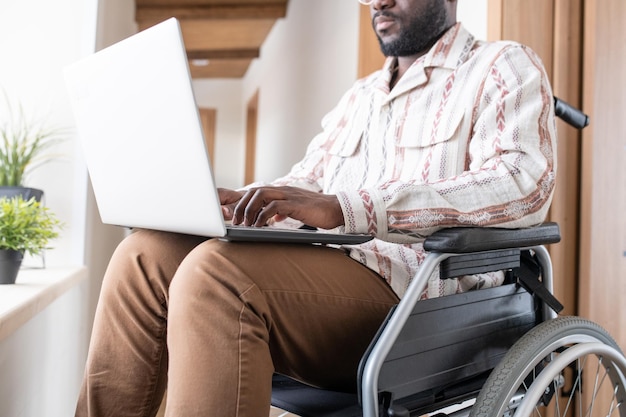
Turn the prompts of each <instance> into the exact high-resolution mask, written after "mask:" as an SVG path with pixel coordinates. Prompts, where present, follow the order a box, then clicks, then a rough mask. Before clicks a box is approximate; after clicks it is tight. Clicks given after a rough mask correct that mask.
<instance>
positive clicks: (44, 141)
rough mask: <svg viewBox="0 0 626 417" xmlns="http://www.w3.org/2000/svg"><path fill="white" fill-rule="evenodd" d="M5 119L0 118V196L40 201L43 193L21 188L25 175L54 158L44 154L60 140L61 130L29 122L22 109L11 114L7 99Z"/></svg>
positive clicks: (40, 122) (61, 136)
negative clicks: (31, 198) (18, 196)
mask: <svg viewBox="0 0 626 417" xmlns="http://www.w3.org/2000/svg"><path fill="white" fill-rule="evenodd" d="M5 101H6V102H7V111H6V113H5V114H6V115H7V118H6V120H1V119H0V196H14V195H22V196H23V197H24V199H25V200H28V199H29V198H30V197H35V198H37V199H38V200H41V196H42V195H43V191H42V190H38V189H35V188H29V187H25V186H24V180H25V178H26V177H27V176H28V174H29V173H30V172H31V171H32V170H33V169H35V168H37V167H39V166H40V165H41V164H43V163H45V162H47V161H49V160H50V159H52V158H53V157H54V156H53V155H51V154H47V153H46V152H45V151H47V150H48V149H49V148H50V147H51V146H52V145H54V144H56V143H58V142H59V141H61V140H62V139H63V136H64V134H65V133H66V132H65V131H64V130H63V129H60V128H54V127H48V126H46V125H45V123H43V122H42V121H36V120H30V119H29V118H27V117H26V115H25V114H24V110H23V108H22V106H21V105H20V106H18V111H17V113H14V112H13V111H12V109H11V106H10V104H9V100H8V99H7V98H6V95H5Z"/></svg>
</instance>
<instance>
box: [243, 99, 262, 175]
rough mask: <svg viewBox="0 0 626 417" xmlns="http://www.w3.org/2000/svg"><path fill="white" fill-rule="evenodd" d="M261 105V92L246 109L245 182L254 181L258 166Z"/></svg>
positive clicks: (251, 100)
mask: <svg viewBox="0 0 626 417" xmlns="http://www.w3.org/2000/svg"><path fill="white" fill-rule="evenodd" d="M258 107H259V92H258V91H257V92H255V93H254V95H253V96H252V97H251V98H250V100H249V101H248V106H247V109H246V150H245V154H246V156H245V167H244V184H250V183H252V182H254V170H255V167H256V130H257V117H258Z"/></svg>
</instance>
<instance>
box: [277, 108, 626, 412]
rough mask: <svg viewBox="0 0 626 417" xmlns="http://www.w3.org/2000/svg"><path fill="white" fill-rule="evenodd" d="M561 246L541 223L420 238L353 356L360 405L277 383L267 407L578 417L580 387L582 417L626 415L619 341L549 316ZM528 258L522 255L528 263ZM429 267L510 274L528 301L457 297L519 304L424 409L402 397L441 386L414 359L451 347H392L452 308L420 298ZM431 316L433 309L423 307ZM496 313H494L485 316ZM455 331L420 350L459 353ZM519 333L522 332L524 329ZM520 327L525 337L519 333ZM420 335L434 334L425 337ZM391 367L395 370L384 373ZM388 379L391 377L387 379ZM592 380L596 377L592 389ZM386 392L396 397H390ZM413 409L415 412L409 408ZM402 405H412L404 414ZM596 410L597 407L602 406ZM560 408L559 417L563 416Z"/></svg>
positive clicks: (578, 118)
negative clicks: (402, 282) (401, 281)
mask: <svg viewBox="0 0 626 417" xmlns="http://www.w3.org/2000/svg"><path fill="white" fill-rule="evenodd" d="M554 100H555V113H556V115H557V116H558V117H560V118H561V119H563V120H564V121H566V122H567V123H568V124H570V125H572V126H574V127H576V128H579V129H582V128H584V127H585V126H587V124H588V123H589V119H588V117H587V116H586V115H585V114H583V113H582V112H580V111H579V110H577V109H575V108H573V107H572V106H570V105H568V104H567V103H565V102H563V101H561V100H559V99H558V98H556V97H555V98H554ZM559 241H560V234H559V229H558V225H557V224H556V223H544V224H543V225H540V226H537V227H532V228H523V229H498V228H478V227H470V228H450V229H443V230H440V231H438V232H436V233H434V234H433V235H431V236H429V237H428V238H427V239H426V240H425V241H424V249H425V250H426V251H427V252H428V254H427V256H426V258H425V260H424V262H423V263H422V265H421V266H420V269H419V271H418V273H417V275H416V276H415V277H414V278H413V280H412V282H411V283H410V285H409V287H408V289H407V291H406V293H405V295H404V297H403V298H402V299H401V300H400V302H399V303H398V304H397V305H396V306H395V308H393V309H392V311H390V313H389V315H388V317H387V320H386V321H385V322H384V323H383V324H382V325H381V328H380V329H379V332H378V334H377V335H376V337H375V338H374V340H373V341H372V342H371V344H370V347H369V349H368V350H367V351H366V353H365V354H364V355H363V358H362V359H361V364H360V366H359V371H358V377H357V385H358V393H357V394H358V403H359V404H360V407H359V406H357V405H356V400H355V395H351V394H349V393H339V392H333V391H325V390H320V389H316V388H312V387H308V386H305V385H304V384H301V383H299V382H296V381H293V380H289V379H288V378H286V377H281V376H277V377H276V378H275V380H274V381H273V392H272V404H273V405H275V406H277V407H279V408H282V409H285V410H287V411H290V412H294V413H296V414H298V415H301V416H302V417H340V416H341V417H355V416H357V415H358V416H363V417H379V416H384V417H411V416H417V415H422V414H425V413H430V412H433V411H439V414H441V415H446V414H442V413H441V411H440V410H443V409H445V408H446V407H447V406H449V405H454V404H457V405H458V404H464V405H462V406H461V407H457V410H456V411H454V412H453V414H450V415H453V416H455V417H460V416H466V415H468V414H469V415H470V417H501V416H514V417H526V416H530V415H532V414H533V412H534V410H536V409H538V407H539V406H543V405H547V404H551V405H552V404H555V405H556V407H557V410H556V415H557V417H558V416H561V415H568V413H571V410H573V409H576V411H577V412H579V413H580V412H581V411H583V408H584V407H585V406H586V404H583V402H582V401H581V400H580V399H577V400H576V401H578V402H579V403H577V404H575V405H572V398H573V395H574V394H575V393H579V392H582V390H583V386H585V390H586V391H589V389H591V394H592V399H591V401H590V403H591V405H590V406H589V407H588V408H587V409H586V410H585V411H586V412H587V414H584V415H589V416H592V413H593V412H594V411H596V410H594V408H593V407H594V404H595V396H596V395H606V394H607V393H608V399H604V398H603V399H602V400H606V401H605V402H607V401H608V402H609V410H608V412H606V411H605V410H602V411H601V412H602V413H603V414H602V415H603V416H605V417H610V416H612V415H614V414H618V415H619V416H620V417H626V357H625V356H624V354H623V353H622V351H621V350H620V348H619V346H618V345H617V343H616V342H615V341H614V340H613V339H612V338H611V336H610V335H609V334H608V333H607V332H606V331H605V330H604V329H602V328H601V327H600V326H598V325H597V324H595V323H593V322H590V321H588V320H584V319H581V318H578V317H558V316H557V313H558V311H560V309H561V308H562V306H561V305H560V303H558V301H557V300H556V299H555V298H554V297H553V295H552V286H553V285H552V282H553V278H552V262H551V259H550V255H549V253H548V250H547V249H546V248H545V245H547V244H552V243H557V242H559ZM522 254H525V255H527V254H532V257H531V258H532V259H534V260H536V264H535V263H534V262H533V265H532V266H531V267H530V272H529V269H528V268H527V269H524V259H523V258H524V256H523V255H522ZM528 259H529V258H528V257H526V262H528ZM437 269H439V273H440V277H441V279H446V278H450V277H458V276H463V275H471V274H476V273H483V272H491V271H499V270H505V271H510V273H511V276H513V279H514V281H515V282H516V283H517V284H513V285H521V286H522V287H524V288H525V289H526V290H528V292H529V293H531V294H532V295H530V296H529V295H528V292H525V291H523V290H522V291H521V292H520V291H516V292H511V291H509V292H507V291H506V289H503V291H498V290H497V289H486V290H476V291H471V292H467V293H464V294H466V295H467V296H466V299H467V300H469V299H473V300H474V301H472V302H475V303H477V304H478V305H479V306H480V307H487V308H489V307H493V306H494V302H493V301H489V300H490V299H492V300H496V302H495V303H496V304H495V305H497V302H501V301H498V300H504V302H507V303H511V304H515V303H517V302H518V301H516V300H522V301H521V304H520V306H521V307H519V308H518V307H517V306H513V307H511V308H508V311H507V312H506V314H509V316H507V317H506V318H505V319H504V321H506V323H505V324H497V325H495V326H493V325H492V326H491V327H487V328H486V329H484V328H483V329H480V331H479V333H480V334H479V336H478V337H483V336H484V335H487V334H489V336H488V338H487V340H485V341H484V343H483V345H482V346H479V347H475V346H474V347H472V349H473V350H471V349H468V352H469V355H470V356H471V355H475V356H479V357H480V359H479V360H478V361H476V362H477V363H478V365H477V366H474V363H472V366H470V367H469V368H471V369H469V370H465V369H462V368H463V366H459V365H458V361H457V362H454V361H453V362H451V367H452V368H451V369H446V368H445V366H444V367H443V368H437V369H436V374H437V375H436V377H435V378H432V379H433V380H436V381H437V383H438V384H441V383H444V385H445V384H451V383H456V381H454V380H451V379H450V377H449V375H445V376H444V377H442V376H441V375H443V374H445V373H448V374H450V375H452V376H455V375H459V376H461V379H459V381H458V386H456V385H454V386H453V389H452V390H451V391H452V392H453V394H451V395H450V396H449V397H446V396H442V395H439V397H437V398H435V399H434V400H432V399H431V398H427V400H428V401H432V402H430V403H427V405H424V404H426V403H419V401H415V400H411V401H412V402H411V401H405V402H404V403H403V400H406V399H407V398H411V395H421V394H423V393H424V392H427V391H428V390H427V391H423V390H424V388H426V387H428V388H432V389H437V390H439V389H440V388H441V387H442V386H439V385H438V386H435V387H430V386H426V385H424V382H423V381H422V380H421V379H419V378H422V376H421V375H415V374H419V373H420V372H419V371H417V372H416V369H415V368H416V365H419V362H418V361H419V359H416V358H422V357H428V358H435V359H434V361H435V362H437V361H439V360H440V361H441V362H446V360H447V359H448V358H447V357H446V356H445V353H447V352H449V351H450V349H449V348H448V350H447V351H445V352H443V353H442V354H438V356H437V355H434V356H433V355H431V356H427V355H425V356H419V355H422V353H423V352H422V351H418V352H417V353H415V352H414V351H412V352H409V353H406V349H404V350H403V351H402V352H401V353H397V352H396V353H393V350H394V349H395V350H398V347H397V344H398V343H399V344H400V345H402V344H407V345H408V344H410V342H413V344H420V342H419V341H417V340H418V338H417V337H414V335H415V334H419V335H421V332H422V331H423V329H422V328H421V327H420V328H417V329H416V327H419V326H416V325H415V323H414V322H413V323H411V322H410V321H411V317H412V316H415V317H417V316H419V315H420V314H423V312H424V308H422V305H423V304H424V303H428V302H432V303H433V305H436V306H445V308H448V307H450V305H449V304H450V302H448V301H447V300H446V299H450V300H452V297H457V296H458V295H457V296H454V295H453V296H448V297H440V298H435V299H431V300H425V301H420V297H421V295H422V293H423V291H424V289H425V288H426V286H427V284H428V281H429V279H430V278H431V276H432V275H433V274H434V273H436V272H437ZM529 274H530V275H529ZM529 277H530V278H529ZM529 279H530V281H529ZM497 288H502V287H497ZM492 290H493V291H494V292H496V293H498V294H496V295H494V296H493V297H491V295H490V296H486V297H484V299H482V298H481V297H480V295H478V296H477V295H476V294H473V293H482V292H485V291H492ZM524 293H525V294H526V295H524ZM470 294H472V295H470ZM502 294H504V295H502ZM490 297H491V298H490ZM498 297H500V299H499V298H498ZM507 297H508V298H507ZM528 297H530V298H531V299H532V300H533V302H535V304H533V306H534V307H533V306H531V307H528V300H527V299H528ZM435 300H437V301H435ZM463 302H464V301H461V302H459V303H457V304H454V303H456V301H454V302H452V307H451V308H456V307H458V306H464V304H463ZM481 303H482V304H481ZM524 303H526V304H524ZM537 306H538V311H537ZM524 308H526V309H527V310H530V311H531V313H530V316H528V314H526V313H524V314H526V315H525V316H524V318H520V317H521V315H522V313H523V309H524ZM426 310H428V309H426ZM431 311H435V310H433V309H432V308H431ZM459 311H467V310H454V313H458V312H459ZM533 311H534V313H533ZM495 316H497V315H494V316H493V317H495ZM428 317H431V319H435V320H436V319H437V318H441V316H428ZM529 320H530V322H529ZM496 321H497V319H496ZM532 321H534V323H533V322H532ZM462 326H463V324H460V325H458V326H457V327H456V328H454V329H453V328H452V327H450V328H448V327H446V329H444V330H443V331H442V332H440V333H436V331H435V332H434V333H433V334H434V336H433V337H432V338H431V339H427V340H426V344H427V345H429V346H428V347H427V348H425V349H429V350H432V351H436V350H437V349H441V347H440V346H436V343H434V342H433V340H437V341H440V340H442V339H447V338H449V339H452V340H453V341H452V342H449V341H448V340H446V343H447V344H448V343H457V342H458V345H459V346H461V347H460V348H457V347H454V348H453V349H452V352H454V353H455V355H456V356H458V353H459V352H461V351H462V350H463V347H462V346H463V345H462V344H463V343H465V341H464V340H461V338H459V337H457V335H458V333H459V330H461V332H462V331H463V330H466V329H460V327H462ZM525 326H526V327H530V330H528V329H527V328H526V327H525ZM407 329H408V333H410V334H412V335H413V336H411V335H410V337H409V338H408V339H407V340H408V341H407V340H400V342H399V339H403V338H404V335H405V333H406V332H407ZM449 329H453V330H449ZM473 330H474V328H473V327H472V328H471V329H469V331H473ZM522 330H523V333H520V331H522ZM446 331H448V333H446ZM500 331H502V335H506V336H509V339H511V340H507V341H506V342H505V343H504V345H506V347H505V349H506V352H505V353H504V354H502V352H501V351H502V346H499V348H500V351H498V350H497V349H496V351H495V352H493V349H492V347H491V346H490V344H493V343H494V341H496V342H500V339H499V337H500V335H497V334H498V332H500ZM403 332H405V333H403ZM428 332H431V330H430V328H429V329H426V331H425V333H428ZM494 334H496V335H495V336H494ZM442 335H443V336H442ZM428 336H432V335H430V334H428V335H427V337H428ZM411 338H412V339H411ZM409 339H410V340H409ZM495 344H501V343H495ZM470 345H472V346H473V345H476V343H474V342H473V341H472V343H470ZM485 346H487V348H485ZM402 349H403V348H401V350H402ZM454 349H456V351H455V350H454ZM481 349H482V350H481ZM485 351H487V353H485ZM403 356H405V357H403ZM589 357H591V359H590V360H589V363H593V364H596V363H597V364H596V380H595V381H593V382H594V384H593V385H592V386H591V388H589V385H588V383H587V384H586V383H585V382H583V378H582V372H583V368H585V369H587V367H589V366H590V365H589V364H588V363H587V359H588V358H589ZM397 358H401V359H400V361H402V360H404V362H400V366H397V364H396V365H393V366H390V363H393V361H394V360H397ZM457 359H458V358H457ZM494 362H495V364H494ZM404 364H408V365H407V368H408V369H407V370H406V371H405V370H402V371H398V369H402V368H403V365H404ZM446 365H447V364H446ZM420 366H421V365H420ZM390 368H392V369H393V371H391V372H390V371H389V369H390ZM570 368H573V371H572V372H573V375H572V379H573V381H574V382H573V386H572V387H571V389H570V390H569V391H567V390H566V387H565V386H564V385H565V384H564V379H565V378H564V374H565V373H566V372H568V371H570V370H571V369H570ZM383 371H385V372H383ZM394 373H397V374H399V375H394ZM390 375H391V376H390ZM598 375H601V376H602V381H601V383H599V384H598V379H599V377H598ZM428 378H429V377H427V378H422V379H428ZM605 380H608V381H609V383H610V384H612V385H611V386H609V387H604V388H603V387H602V384H604V381H605ZM442 381H444V382H442ZM428 382H430V380H428ZM412 389H415V390H412ZM407 393H411V395H407ZM559 394H567V395H568V396H569V400H568V401H567V403H566V405H565V409H564V410H560V408H559V407H560V400H559V396H558V395H559ZM394 395H395V396H396V397H397V398H394ZM446 395H447V394H446ZM426 397H428V395H426ZM467 400H473V401H474V403H473V404H470V405H465V401H467ZM418 403H419V404H420V405H418V406H415V404H418ZM406 404H410V405H413V406H415V407H409V406H407V407H405V405H406ZM601 405H604V404H603V403H601ZM355 409H357V410H356V411H355ZM561 411H564V413H563V414H561ZM539 415H541V414H540V413H539ZM579 415H582V414H579Z"/></svg>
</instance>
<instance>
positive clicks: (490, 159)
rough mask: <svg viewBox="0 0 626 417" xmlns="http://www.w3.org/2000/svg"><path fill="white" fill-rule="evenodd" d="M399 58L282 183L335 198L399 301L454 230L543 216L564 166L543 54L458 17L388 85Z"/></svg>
mask: <svg viewBox="0 0 626 417" xmlns="http://www.w3.org/2000/svg"><path fill="white" fill-rule="evenodd" d="M395 64H396V59H395V58H388V59H387V61H386V62H385V65H384V67H383V69H382V70H380V71H377V72H375V73H373V74H371V75H370V76H368V77H366V78H364V79H361V80H358V81H357V82H356V83H355V84H354V86H353V87H352V88H351V89H350V90H349V91H348V92H347V93H346V94H345V95H344V96H343V98H342V99H341V101H340V102H339V104H338V105H337V107H336V108H335V109H334V110H332V111H331V112H330V113H329V114H328V115H326V116H325V117H324V119H323V121H322V127H323V131H322V132H321V133H320V134H318V135H317V136H316V137H315V138H314V139H313V141H312V142H311V144H310V145H309V147H308V149H307V153H306V155H305V157H304V159H303V160H302V161H300V162H299V163H297V164H296V165H294V167H293V168H292V170H291V172H290V173H289V174H288V175H287V176H285V177H283V178H281V179H279V180H277V181H275V182H274V183H273V184H275V185H285V184H289V185H295V186H299V187H303V188H307V189H310V190H315V191H318V192H323V193H327V194H336V195H337V196H338V198H339V201H340V204H341V207H342V209H343V213H344V219H345V226H343V229H344V230H345V232H354V233H369V234H372V235H374V236H375V239H373V240H372V241H370V242H367V243H365V244H362V245H357V246H347V247H346V250H348V251H349V253H350V256H351V257H353V258H354V259H356V260H358V261H360V262H362V263H363V264H365V265H366V266H367V267H369V268H371V269H372V270H374V271H376V272H377V273H379V274H380V275H381V276H382V277H383V278H384V279H385V280H386V281H387V282H388V283H389V285H390V286H391V288H392V289H393V290H394V291H395V292H396V294H397V295H398V296H400V297H402V295H403V294H404V292H405V291H406V288H407V286H408V284H409V283H410V281H411V279H412V278H413V276H414V275H415V273H416V271H417V270H418V268H419V265H420V263H421V262H422V261H423V259H424V257H425V253H424V249H423V247H422V242H423V240H424V238H425V237H426V236H428V235H430V234H431V233H433V232H434V231H436V230H438V229H441V228H444V227H454V226H485V227H489V226H492V227H495V226H497V227H511V228H512V227H524V226H530V225H535V224H538V223H540V222H542V221H543V220H544V218H545V216H546V214H547V211H548V207H549V205H550V201H551V198H552V191H553V188H554V180H555V173H556V161H555V152H556V130H555V129H556V128H555V121H554V109H553V96H552V91H551V87H550V85H549V81H548V78H547V76H546V73H545V70H544V68H543V65H542V63H541V61H540V59H539V58H538V56H537V55H536V54H535V53H534V52H533V51H532V50H530V49H529V48H527V47H525V46H522V45H520V44H517V43H514V42H490V43H487V42H481V41H477V40H475V39H474V37H473V36H472V35H471V34H470V33H469V32H467V31H466V30H465V28H464V27H463V26H462V25H461V24H460V23H459V24H457V25H455V26H454V27H452V28H451V29H450V30H449V31H447V32H446V33H445V34H444V36H443V37H442V38H441V39H440V40H439V41H438V42H437V43H436V44H435V45H434V46H433V47H432V48H431V50H430V51H429V52H428V53H427V54H426V55H424V56H422V57H421V58H419V59H418V60H417V61H416V62H414V63H413V64H412V66H411V67H410V68H409V69H408V70H407V71H406V73H405V74H404V75H403V76H402V78H400V79H399V80H398V82H397V84H396V85H395V86H394V87H393V89H392V90H391V91H390V90H389V83H390V80H391V68H393V66H394V65H395ZM501 280H502V274H501V273H495V274H493V273H492V274H482V275H478V276H471V277H463V278H460V279H453V280H446V281H440V280H439V279H437V277H433V278H432V279H431V280H430V283H429V285H428V288H427V290H426V291H425V293H424V295H423V296H424V297H435V296H440V295H447V294H451V293H456V292H462V291H466V290H468V289H471V288H476V287H489V286H494V285H499V284H500V283H501Z"/></svg>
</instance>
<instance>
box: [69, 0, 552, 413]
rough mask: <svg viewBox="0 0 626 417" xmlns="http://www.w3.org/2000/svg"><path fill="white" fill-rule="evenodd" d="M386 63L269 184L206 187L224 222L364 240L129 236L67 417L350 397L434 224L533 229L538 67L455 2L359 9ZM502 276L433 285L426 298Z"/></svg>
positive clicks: (540, 109)
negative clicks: (287, 395) (282, 378)
mask: <svg viewBox="0 0 626 417" xmlns="http://www.w3.org/2000/svg"><path fill="white" fill-rule="evenodd" d="M370 9H371V13H372V23H373V27H374V30H375V32H376V34H377V36H378V37H379V40H380V44H381V48H382V50H383V52H384V53H385V54H386V55H387V56H388V57H389V58H388V59H387V61H386V63H385V66H384V68H383V69H382V71H379V72H377V73H375V74H372V75H371V76H369V77H367V78H365V79H363V80H359V81H357V82H356V83H355V85H354V86H353V87H352V89H351V90H349V91H348V92H347V93H346V95H345V96H344V97H343V98H342V100H341V101H340V103H339V104H338V106H337V107H336V108H335V109H334V110H333V111H332V112H331V113H329V114H328V115H327V116H326V117H325V118H324V120H323V131H322V133H320V134H319V135H318V136H316V137H315V138H314V139H313V141H312V142H311V144H310V146H309V148H308V150H307V153H306V155H305V157H304V159H303V160H302V161H300V162H299V163H298V164H296V165H295V166H294V167H293V168H292V170H291V172H290V173H289V174H288V175H287V176H285V177H283V178H281V179H279V180H277V181H275V182H274V183H273V184H272V185H271V186H262V187H254V188H249V189H246V190H243V191H234V190H220V193H219V194H220V198H221V201H222V204H223V210H224V215H225V217H226V218H232V220H233V223H235V224H244V225H248V226H250V225H254V226H263V225H265V224H266V223H268V222H274V221H281V220H285V219H287V218H290V219H291V220H292V221H294V220H295V221H299V222H301V223H303V224H307V225H310V226H315V227H319V228H323V229H334V228H339V229H342V230H345V231H346V232H364V233H370V234H372V235H374V236H375V239H374V240H372V241H370V242H368V243H365V244H362V245H358V246H351V247H344V248H334V247H323V246H314V245H311V246H308V245H287V244H257V243H248V244H246V243H237V244H233V243H228V242H223V241H220V240H217V239H212V240H205V239H203V238H199V237H194V236H184V235H179V234H171V233H162V232H155V231H147V230H142V231H137V232H135V233H133V234H132V235H131V236H129V237H128V238H127V239H126V240H125V241H124V242H122V243H121V245H120V247H119V248H118V250H117V251H116V253H115V254H114V256H113V258H112V260H111V262H110V265H109V269H108V270H107V273H106V277H105V280H104V284H103V288H102V294H101V299H100V303H99V307H98V311H97V315H96V320H95V324H94V331H93V336H92V342H91V348H90V353H89V358H88V364H87V369H86V373H85V380H84V383H83V389H82V392H81V396H80V399H79V403H78V408H77V413H76V414H77V415H78V416H85V415H90V416H152V415H154V414H155V412H156V410H157V408H158V407H159V404H160V401H161V397H162V395H163V391H164V390H165V388H166V386H167V389H168V399H167V411H166V413H167V415H169V416H224V417H233V416H240V417H242V416H245V417H249V416H263V417H266V416H267V415H268V413H269V398H270V393H271V376H272V373H273V372H279V373H283V374H287V375H290V376H292V377H294V378H296V379H300V380H302V381H306V382H308V383H310V384H313V385H318V386H323V387H330V388H338V389H354V384H355V375H356V367H357V363H358V361H359V358H360V356H361V354H362V353H363V351H364V350H365V348H366V346H367V344H368V342H369V340H370V339H371V337H372V335H373V334H374V333H375V331H376V329H377V328H378V326H379V324H380V323H381V322H382V320H383V318H384V317H385V315H386V314H387V311H388V310H389V308H390V306H391V305H393V304H395V303H397V301H398V298H399V297H402V295H403V293H404V291H405V289H406V287H407V285H408V283H409V282H410V280H411V278H412V276H413V275H414V274H415V271H416V270H417V269H418V268H419V265H420V262H421V261H422V260H423V258H424V251H423V248H422V244H421V242H422V241H423V238H424V236H426V235H428V234H430V233H432V232H433V231H435V230H437V229H439V228H442V227H449V226H459V225H460V226H475V225H480V226H500V227H521V226H528V225H532V224H536V223H539V222H541V221H542V220H543V219H544V217H545V214H546V212H547V210H548V207H549V203H550V200H551V195H552V189H553V186H554V175H555V165H554V152H555V126H554V116H553V109H552V93H551V90H550V86H549V84H548V81H547V78H546V75H545V72H544V70H543V67H542V65H541V62H540V60H539V59H538V58H537V56H536V55H535V54H534V53H533V52H532V51H530V50H529V49H527V48H525V47H523V46H520V45H517V44H514V43H504V42H502V43H491V44H487V43H481V42H477V41H476V40H474V38H473V37H472V36H471V35H470V34H469V33H468V32H467V31H466V30H465V29H464V28H463V27H462V26H461V25H460V24H458V23H456V0H395V1H394V0H375V1H373V2H371V5H370ZM500 283H501V274H487V275H483V276H472V277H462V278H460V279H457V280H450V281H449V282H448V281H446V283H442V282H439V280H438V279H437V278H436V277H435V278H433V279H432V280H431V283H430V284H429V287H428V288H427V290H426V291H425V293H424V294H423V296H424V297H435V296H440V295H446V294H451V293H455V292H461V291H466V290H469V289H472V288H478V287H488V286H494V285H499V284H500Z"/></svg>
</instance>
